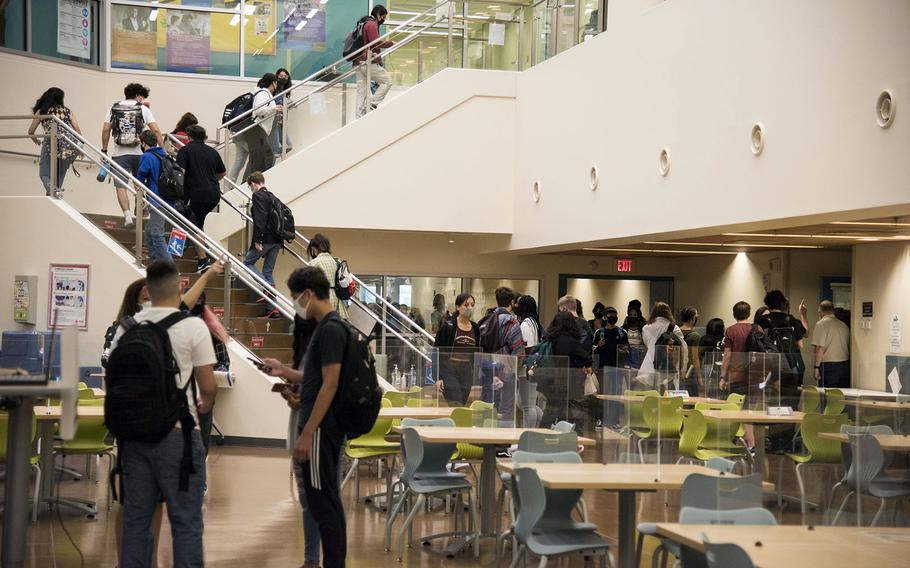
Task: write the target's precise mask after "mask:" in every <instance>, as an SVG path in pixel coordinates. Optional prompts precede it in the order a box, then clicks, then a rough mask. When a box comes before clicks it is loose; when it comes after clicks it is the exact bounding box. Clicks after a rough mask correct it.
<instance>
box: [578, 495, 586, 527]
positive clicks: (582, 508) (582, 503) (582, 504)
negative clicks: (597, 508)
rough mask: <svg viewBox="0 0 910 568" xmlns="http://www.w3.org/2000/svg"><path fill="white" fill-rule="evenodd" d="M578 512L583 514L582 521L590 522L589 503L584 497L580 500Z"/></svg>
mask: <svg viewBox="0 0 910 568" xmlns="http://www.w3.org/2000/svg"><path fill="white" fill-rule="evenodd" d="M578 512H579V513H580V514H581V522H583V523H587V522H588V505H587V504H586V503H585V500H584V499H579V500H578Z"/></svg>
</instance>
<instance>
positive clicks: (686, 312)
mask: <svg viewBox="0 0 910 568" xmlns="http://www.w3.org/2000/svg"><path fill="white" fill-rule="evenodd" d="M697 315H698V310H696V309H695V307H694V306H686V307H685V308H683V309H681V310H679V321H680V322H682V323H685V322H687V321H692V320H694V319H695V316H697Z"/></svg>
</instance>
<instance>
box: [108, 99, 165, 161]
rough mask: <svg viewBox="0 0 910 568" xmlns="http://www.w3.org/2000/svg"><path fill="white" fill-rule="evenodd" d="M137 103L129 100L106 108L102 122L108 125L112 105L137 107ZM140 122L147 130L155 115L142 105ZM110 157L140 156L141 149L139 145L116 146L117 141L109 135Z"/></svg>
mask: <svg viewBox="0 0 910 568" xmlns="http://www.w3.org/2000/svg"><path fill="white" fill-rule="evenodd" d="M138 104H139V102H138V101H136V100H134V99H129V100H125V101H120V102H116V103H114V104H113V105H111V106H109V107H107V111H106V112H105V113H104V122H105V123H108V124H110V122H111V109H112V108H114V105H138ZM142 122H143V123H145V127H146V128H148V125H149V124H151V123H153V122H155V115H153V114H152V109H150V108H149V107H147V106H145V105H142ZM109 150H110V156H111V157H112V158H113V157H114V156H129V155H135V156H141V155H142V148H141V147H140V145H139V144H136V145H135V146H121V145H120V144H117V141H116V140H115V139H114V136H113V134H111V147H110V149H109Z"/></svg>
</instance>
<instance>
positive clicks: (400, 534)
mask: <svg viewBox="0 0 910 568" xmlns="http://www.w3.org/2000/svg"><path fill="white" fill-rule="evenodd" d="M426 500H427V498H426V496H425V495H418V496H417V502H416V503H414V506H413V507H412V508H411V512H410V514H409V515H408V517H407V518H406V519H405V520H404V524H403V525H402V526H401V528H400V529H398V561H399V562H401V559H402V558H403V557H404V533H405V532H406V531H408V529H410V528H411V523H413V522H414V517H416V516H417V513H418V512H420V509H421V508H423V504H424V503H425V502H426Z"/></svg>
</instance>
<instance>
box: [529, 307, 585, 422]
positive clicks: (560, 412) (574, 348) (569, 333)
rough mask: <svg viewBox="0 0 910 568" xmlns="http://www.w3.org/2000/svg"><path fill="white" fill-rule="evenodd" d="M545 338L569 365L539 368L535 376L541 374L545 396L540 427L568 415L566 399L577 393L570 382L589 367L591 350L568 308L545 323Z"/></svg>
mask: <svg viewBox="0 0 910 568" xmlns="http://www.w3.org/2000/svg"><path fill="white" fill-rule="evenodd" d="M546 338H547V340H548V341H549V342H550V343H552V344H553V357H564V358H565V359H566V360H567V361H568V364H569V369H559V368H556V369H544V370H543V372H540V370H538V373H537V374H538V376H540V375H543V377H542V378H541V380H540V383H541V385H540V390H541V392H542V393H543V394H544V395H545V396H546V397H547V406H546V408H545V409H544V411H543V416H542V418H541V421H540V427H541V428H549V427H551V426H552V425H553V424H555V423H556V422H558V421H559V420H565V419H568V418H569V400H570V399H572V398H575V397H576V395H578V394H580V393H576V392H575V391H576V390H577V389H573V388H571V385H573V384H576V383H579V381H578V380H577V379H578V378H579V377H581V376H583V375H582V373H583V372H587V370H588V369H589V368H590V367H591V352H590V351H589V350H587V349H585V347H584V346H583V345H582V342H581V331H580V328H579V326H578V321H577V318H576V317H575V316H573V315H572V314H570V313H569V312H567V311H565V310H560V311H558V312H557V313H556V316H555V317H554V318H553V321H552V322H551V323H550V325H549V327H547V335H546ZM582 369H584V371H582ZM567 373H568V375H567ZM546 377H548V379H549V380H546ZM570 391H572V392H570Z"/></svg>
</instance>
